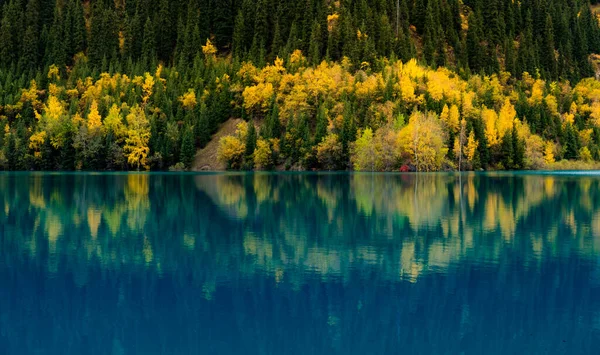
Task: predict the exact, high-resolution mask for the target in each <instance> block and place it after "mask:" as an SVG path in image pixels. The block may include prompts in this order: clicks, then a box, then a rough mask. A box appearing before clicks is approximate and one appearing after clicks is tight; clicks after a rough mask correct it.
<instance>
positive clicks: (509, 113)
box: [496, 98, 517, 137]
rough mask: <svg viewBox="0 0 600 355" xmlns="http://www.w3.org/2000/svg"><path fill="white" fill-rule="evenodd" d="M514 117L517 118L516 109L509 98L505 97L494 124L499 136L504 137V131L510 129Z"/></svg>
mask: <svg viewBox="0 0 600 355" xmlns="http://www.w3.org/2000/svg"><path fill="white" fill-rule="evenodd" d="M515 118H517V111H516V110H515V107H514V106H513V104H512V103H511V102H510V99H509V98H506V99H505V100H504V104H503V105H502V108H501V109H500V114H499V115H498V122H497V125H496V128H497V129H498V136H499V137H504V135H505V134H506V132H508V131H510V130H511V129H512V127H513V123H514V121H515Z"/></svg>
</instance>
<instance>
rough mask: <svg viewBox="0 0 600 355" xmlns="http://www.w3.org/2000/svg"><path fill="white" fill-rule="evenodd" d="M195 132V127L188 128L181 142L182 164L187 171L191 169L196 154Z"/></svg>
mask: <svg viewBox="0 0 600 355" xmlns="http://www.w3.org/2000/svg"><path fill="white" fill-rule="evenodd" d="M193 132H194V130H193V127H189V126H188V127H186V128H185V129H184V131H183V137H182V140H181V162H182V163H183V165H184V166H185V167H186V168H187V169H189V168H191V166H192V163H193V162H194V156H195V154H196V147H195V144H194V133H193Z"/></svg>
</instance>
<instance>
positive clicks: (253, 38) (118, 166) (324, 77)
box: [0, 0, 600, 171]
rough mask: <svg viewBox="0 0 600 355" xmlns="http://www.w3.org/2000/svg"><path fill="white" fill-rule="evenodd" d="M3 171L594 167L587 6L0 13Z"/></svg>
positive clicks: (464, 0) (131, 5) (387, 4)
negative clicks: (204, 154) (223, 129)
mask: <svg viewBox="0 0 600 355" xmlns="http://www.w3.org/2000/svg"><path fill="white" fill-rule="evenodd" d="M0 7H1V9H2V10H1V22H0V127H2V129H0V147H1V148H2V149H1V150H0V169H5V170H30V169H36V170H107V169H108V170H146V169H152V170H167V169H172V170H180V169H188V168H191V167H193V165H194V156H195V155H196V152H197V150H198V149H201V148H203V147H205V146H206V144H207V143H208V142H210V141H211V139H212V138H211V137H212V135H213V134H214V133H215V132H216V131H217V130H218V129H219V127H220V126H221V124H223V123H224V122H226V121H227V120H229V119H232V118H242V119H243V121H242V123H241V124H239V125H238V129H237V131H236V132H235V133H232V134H231V135H228V136H226V137H223V138H221V139H220V142H219V144H218V146H219V148H218V158H219V160H220V161H221V162H222V163H223V164H225V165H226V166H227V167H228V168H230V169H327V170H337V169H342V170H345V169H353V170H369V171H372V170H376V171H391V170H398V169H409V170H413V169H416V170H419V171H431V170H441V169H461V170H465V169H480V168H483V169H542V168H563V167H570V166H572V165H570V164H571V163H573V161H579V162H580V163H582V164H585V166H590V167H592V166H595V161H599V160H600V82H598V81H597V80H596V79H595V78H594V76H597V73H598V72H600V71H598V69H597V67H598V63H597V62H598V61H599V58H600V56H597V55H596V54H597V53H598V54H600V26H599V20H598V16H597V15H596V13H595V11H596V10H595V9H596V8H598V4H597V1H593V3H590V2H589V1H588V0H522V1H513V0H485V1H484V0H369V1H367V0H339V1H332V0H282V1H280V0H188V1H183V0H127V1H126V0H93V1H80V0H0Z"/></svg>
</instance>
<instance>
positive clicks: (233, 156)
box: [217, 136, 258, 169]
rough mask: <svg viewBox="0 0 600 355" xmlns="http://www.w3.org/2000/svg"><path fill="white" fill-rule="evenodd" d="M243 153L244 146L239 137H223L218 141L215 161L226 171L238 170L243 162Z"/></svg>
mask: <svg viewBox="0 0 600 355" xmlns="http://www.w3.org/2000/svg"><path fill="white" fill-rule="evenodd" d="M257 143H258V142H257ZM245 151H246V144H245V143H244V142H243V141H242V140H241V139H240V138H239V137H237V136H225V137H223V138H221V140H220V141H219V148H218V150H217V159H218V160H219V161H220V162H222V163H224V164H225V165H226V166H227V168H228V169H239V168H241V167H242V163H243V162H244V152H245Z"/></svg>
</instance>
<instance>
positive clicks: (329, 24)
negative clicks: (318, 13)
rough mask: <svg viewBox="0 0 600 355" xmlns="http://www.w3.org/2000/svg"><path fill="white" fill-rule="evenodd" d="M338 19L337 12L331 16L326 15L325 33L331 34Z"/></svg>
mask: <svg viewBox="0 0 600 355" xmlns="http://www.w3.org/2000/svg"><path fill="white" fill-rule="evenodd" d="M339 18H340V14H338V13H337V12H336V13H333V14H331V15H327V31H329V32H331V31H333V30H334V29H335V28H336V27H337V24H338V20H339Z"/></svg>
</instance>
